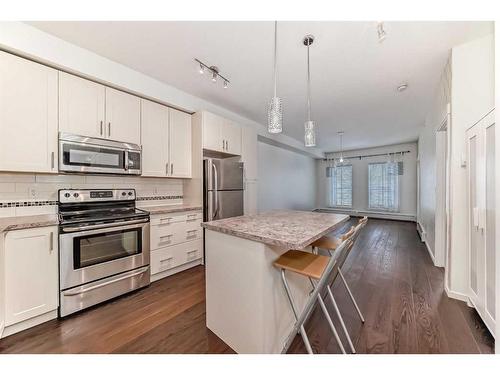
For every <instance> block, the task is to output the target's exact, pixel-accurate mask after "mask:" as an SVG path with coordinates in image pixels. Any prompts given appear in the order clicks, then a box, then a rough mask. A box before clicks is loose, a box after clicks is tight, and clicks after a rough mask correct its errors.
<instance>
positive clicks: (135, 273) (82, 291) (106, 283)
mask: <svg viewBox="0 0 500 375" xmlns="http://www.w3.org/2000/svg"><path fill="white" fill-rule="evenodd" d="M147 270H149V266H146V267H145V268H142V269H141V270H140V271H138V272H134V273H132V274H130V275H124V276H122V277H119V278H117V279H114V280H109V281H107V282H104V283H102V284H98V285H94V286H91V287H90V288H85V289H80V290H75V291H74V292H69V291H68V292H64V295H65V296H68V297H69V296H76V295H78V294H83V293H87V292H90V291H91V290H94V289H98V288H102V287H103V286H106V285H109V284H113V283H116V282H118V281H122V280H125V279H130V278H131V277H134V276H138V275H141V274H143V273H145V272H146V271H147Z"/></svg>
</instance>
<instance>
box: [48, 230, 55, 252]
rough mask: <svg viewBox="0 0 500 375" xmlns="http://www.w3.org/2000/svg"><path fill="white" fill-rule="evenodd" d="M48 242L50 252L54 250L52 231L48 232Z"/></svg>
mask: <svg viewBox="0 0 500 375" xmlns="http://www.w3.org/2000/svg"><path fill="white" fill-rule="evenodd" d="M49 242H50V247H49V252H52V251H54V232H50V238H49Z"/></svg>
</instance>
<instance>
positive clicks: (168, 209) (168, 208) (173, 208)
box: [137, 204, 202, 215]
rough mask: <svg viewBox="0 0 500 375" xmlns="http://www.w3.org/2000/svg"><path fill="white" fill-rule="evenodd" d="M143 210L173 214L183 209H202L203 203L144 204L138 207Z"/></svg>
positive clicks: (154, 213)
mask: <svg viewBox="0 0 500 375" xmlns="http://www.w3.org/2000/svg"><path fill="white" fill-rule="evenodd" d="M137 208H139V209H141V210H144V211H148V212H149V213H150V214H151V215H157V214H171V213H173V212H182V211H201V209H202V206H201V205H190V204H172V205H166V204H164V205H158V206H143V207H137Z"/></svg>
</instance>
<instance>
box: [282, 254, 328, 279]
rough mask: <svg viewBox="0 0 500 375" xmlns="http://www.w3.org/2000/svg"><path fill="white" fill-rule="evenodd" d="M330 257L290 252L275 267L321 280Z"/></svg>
mask: <svg viewBox="0 0 500 375" xmlns="http://www.w3.org/2000/svg"><path fill="white" fill-rule="evenodd" d="M329 259H330V257H328V256H324V255H316V254H311V253H308V252H306V251H300V250H289V251H287V252H286V253H284V254H283V255H281V256H280V257H279V258H278V259H276V260H275V262H274V265H275V266H276V267H278V268H281V269H284V270H288V271H291V272H295V273H298V274H300V275H304V276H307V277H311V278H313V279H316V280H319V279H320V278H321V275H322V274H323V272H324V271H325V269H326V266H327V265H328V261H329Z"/></svg>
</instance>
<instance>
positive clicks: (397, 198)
mask: <svg viewBox="0 0 500 375" xmlns="http://www.w3.org/2000/svg"><path fill="white" fill-rule="evenodd" d="M371 165H383V166H384V167H385V168H387V165H388V163H387V162H383V161H379V162H373V163H368V171H367V174H368V176H367V177H368V178H367V180H368V181H367V182H368V186H367V192H368V197H367V198H368V207H367V210H369V211H374V212H377V211H378V212H394V213H398V212H400V211H401V205H400V202H399V200H400V197H401V191H400V190H401V181H400V179H399V177H400V176H399V174H396V179H397V180H398V182H397V188H396V189H395V190H394V192H395V194H397V197H394V198H393V201H397V202H398V204H397V208H396V209H393V208H389V207H387V206H386V207H371V199H370V192H371V189H370V183H371V178H370V166H371Z"/></svg>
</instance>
